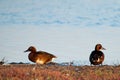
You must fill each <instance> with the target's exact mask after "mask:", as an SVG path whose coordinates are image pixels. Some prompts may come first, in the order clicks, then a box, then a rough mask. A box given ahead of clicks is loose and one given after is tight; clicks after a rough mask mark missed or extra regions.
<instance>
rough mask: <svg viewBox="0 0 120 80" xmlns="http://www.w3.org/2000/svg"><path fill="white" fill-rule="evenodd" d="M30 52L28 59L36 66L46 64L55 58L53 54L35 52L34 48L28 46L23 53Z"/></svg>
mask: <svg viewBox="0 0 120 80" xmlns="http://www.w3.org/2000/svg"><path fill="white" fill-rule="evenodd" d="M28 51H30V53H29V55H28V58H29V60H30V61H32V62H35V63H37V64H46V63H48V62H50V61H52V59H54V58H56V56H54V55H53V54H50V53H48V52H44V51H36V48H35V47H34V46H30V47H29V48H28V49H27V50H26V51H25V52H28Z"/></svg>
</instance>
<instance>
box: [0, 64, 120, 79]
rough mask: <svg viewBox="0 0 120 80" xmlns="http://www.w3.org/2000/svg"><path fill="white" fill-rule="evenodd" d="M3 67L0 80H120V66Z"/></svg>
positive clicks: (0, 70)
mask: <svg viewBox="0 0 120 80" xmlns="http://www.w3.org/2000/svg"><path fill="white" fill-rule="evenodd" d="M34 66H35V65H30V64H26V65H25V64H22V65H19V64H17V65H1V66H0V80H120V66H60V65H39V66H37V68H36V69H35V70H34V69H33V67H34Z"/></svg>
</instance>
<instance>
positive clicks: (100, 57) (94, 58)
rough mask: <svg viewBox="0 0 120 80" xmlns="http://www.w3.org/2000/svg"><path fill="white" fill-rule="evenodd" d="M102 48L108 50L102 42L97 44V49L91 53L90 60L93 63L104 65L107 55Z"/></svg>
mask: <svg viewBox="0 0 120 80" xmlns="http://www.w3.org/2000/svg"><path fill="white" fill-rule="evenodd" d="M101 50H106V49H105V48H103V47H102V45H101V44H96V46H95V50H93V51H92V52H91V54H90V57H89V61H90V64H91V65H102V63H103V61H104V58H105V55H104V53H103V52H102V51H101Z"/></svg>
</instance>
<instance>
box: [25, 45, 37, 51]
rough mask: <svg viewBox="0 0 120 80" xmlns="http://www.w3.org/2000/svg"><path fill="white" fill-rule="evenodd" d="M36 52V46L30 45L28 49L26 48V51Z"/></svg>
mask: <svg viewBox="0 0 120 80" xmlns="http://www.w3.org/2000/svg"><path fill="white" fill-rule="evenodd" d="M29 51H30V52H36V48H35V47H34V46H30V47H29V48H28V49H27V50H25V51H24V52H29Z"/></svg>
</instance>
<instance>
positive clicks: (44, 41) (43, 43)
mask: <svg viewBox="0 0 120 80" xmlns="http://www.w3.org/2000/svg"><path fill="white" fill-rule="evenodd" d="M0 33H1V34H0V38H1V39H0V45H1V47H0V50H1V52H0V59H2V58H3V57H6V60H7V61H8V62H14V61H17V62H20V61H21V62H30V61H29V60H28V58H27V55H28V54H26V53H23V51H24V50H25V49H27V48H28V47H29V46H31V45H34V46H36V47H37V49H38V50H44V51H47V52H50V53H53V54H55V55H57V56H58V58H57V59H56V60H55V62H66V61H67V62H69V61H73V60H75V61H77V62H83V63H84V62H85V63H86V64H88V63H89V61H88V58H89V54H90V53H91V51H92V50H93V49H94V46H95V45H96V44H97V43H101V44H103V46H105V47H106V48H108V49H107V50H106V51H103V52H104V53H105V57H106V58H105V62H104V64H119V61H120V59H119V57H120V55H119V53H120V51H119V48H120V42H119V41H120V38H119V35H120V1H119V0H97V1H96V0H71V1H70V0H52V1H51V0H19V1H18V0H0Z"/></svg>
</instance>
